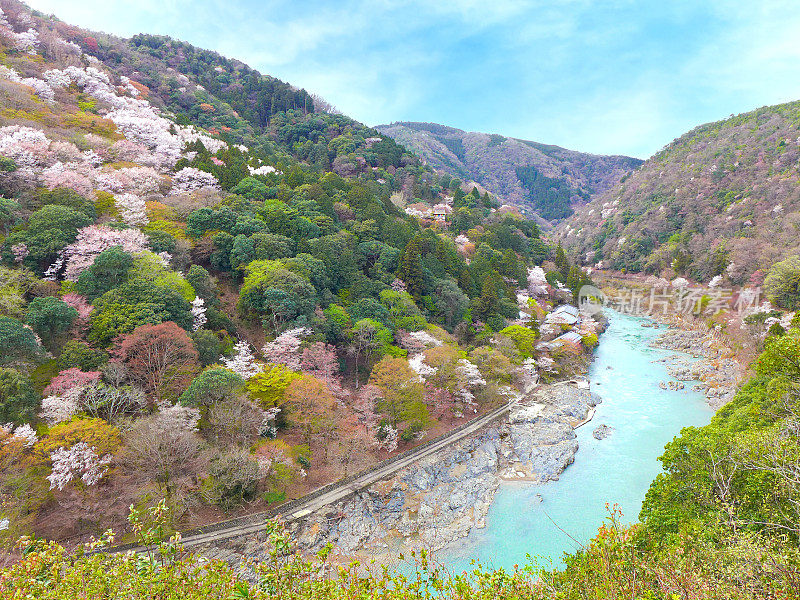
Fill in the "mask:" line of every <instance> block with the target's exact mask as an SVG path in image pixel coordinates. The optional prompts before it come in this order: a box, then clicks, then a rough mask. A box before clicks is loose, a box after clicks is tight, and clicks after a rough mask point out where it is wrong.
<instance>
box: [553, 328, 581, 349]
mask: <svg viewBox="0 0 800 600" xmlns="http://www.w3.org/2000/svg"><path fill="white" fill-rule="evenodd" d="M581 341H582V338H581V336H580V334H579V333H577V332H576V331H568V332H567V333H565V334H564V335H560V336H558V337H557V338H556V339H554V340H553V341H552V342H550V344H552V345H553V346H556V347H558V346H571V347H573V348H578V347H579V346H580V345H581Z"/></svg>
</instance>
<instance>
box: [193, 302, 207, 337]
mask: <svg viewBox="0 0 800 600" xmlns="http://www.w3.org/2000/svg"><path fill="white" fill-rule="evenodd" d="M204 304H205V303H204V302H203V299H202V298H201V297H200V296H195V298H194V300H192V331H197V330H198V329H200V328H201V327H202V326H203V325H205V324H206V321H208V318H207V317H206V307H205V306H204Z"/></svg>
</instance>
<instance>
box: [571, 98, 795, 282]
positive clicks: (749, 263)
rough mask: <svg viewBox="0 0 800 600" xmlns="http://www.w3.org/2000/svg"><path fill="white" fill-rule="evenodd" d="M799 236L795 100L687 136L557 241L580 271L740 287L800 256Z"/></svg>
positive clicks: (574, 220) (595, 203) (585, 212)
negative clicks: (592, 267) (584, 267)
mask: <svg viewBox="0 0 800 600" xmlns="http://www.w3.org/2000/svg"><path fill="white" fill-rule="evenodd" d="M798 231H800V102H789V103H786V104H780V105H777V106H767V107H763V108H759V109H757V110H754V111H751V112H747V113H743V114H740V115H737V116H731V117H730V118H728V119H724V120H721V121H716V122H713V123H706V124H704V125H700V126H698V127H696V128H694V129H692V130H691V131H689V132H688V133H686V134H684V135H682V136H681V137H679V138H677V139H676V140H674V141H673V142H672V143H670V144H668V145H667V146H666V147H665V148H664V149H663V150H661V151H660V152H658V153H657V154H655V155H654V156H653V157H651V158H649V159H648V160H647V161H646V162H645V163H644V164H643V165H642V166H641V167H640V168H639V169H637V170H636V171H635V172H633V173H632V174H631V175H630V177H629V178H627V180H625V181H623V182H621V183H620V184H619V185H618V186H616V187H614V188H613V189H610V190H608V191H607V192H606V193H604V194H602V195H600V196H599V197H597V198H595V199H593V200H592V201H591V202H590V203H589V204H588V205H587V206H584V207H582V208H581V209H580V210H579V211H578V212H577V213H576V214H575V215H574V216H572V217H571V218H569V219H568V220H566V221H564V222H563V223H561V224H560V226H559V228H558V235H559V237H560V240H561V242H562V243H563V244H564V246H565V247H567V248H569V249H571V250H572V251H573V252H574V253H575V254H576V255H577V254H580V256H581V259H582V260H583V261H584V262H585V263H587V264H597V263H598V262H600V263H601V265H602V266H604V267H606V268H612V269H625V270H627V271H641V272H647V273H653V274H662V273H663V274H665V275H668V276H672V275H674V274H679V275H685V276H688V277H691V278H693V279H696V280H700V281H707V280H708V279H710V278H712V277H715V276H718V275H720V276H723V278H724V279H726V280H727V281H728V282H729V283H733V284H737V285H739V284H742V283H745V282H746V281H747V278H748V277H750V276H751V275H753V274H754V273H756V272H759V271H761V272H764V271H766V270H767V269H768V268H769V267H770V266H771V265H772V264H773V263H775V262H776V261H778V260H782V259H783V258H785V257H786V256H787V255H790V254H797V253H800V237H798ZM757 279H758V277H757V278H756V283H757V282H758V281H757Z"/></svg>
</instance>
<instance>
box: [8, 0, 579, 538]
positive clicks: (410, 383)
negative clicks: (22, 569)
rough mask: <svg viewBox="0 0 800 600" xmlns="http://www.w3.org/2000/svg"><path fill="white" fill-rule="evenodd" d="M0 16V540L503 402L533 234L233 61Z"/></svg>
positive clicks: (249, 485)
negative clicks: (433, 207)
mask: <svg viewBox="0 0 800 600" xmlns="http://www.w3.org/2000/svg"><path fill="white" fill-rule="evenodd" d="M0 5H2V9H3V13H2V20H0V34H2V35H0V43H2V48H0V49H1V50H2V57H3V66H1V67H0V119H2V123H0V125H1V126H0V157H1V158H0V161H1V162H2V174H0V191H2V196H3V197H2V198H1V199H0V226H2V235H0V259H1V260H2V265H0V345H2V347H3V348H5V349H7V350H6V351H4V353H3V356H2V359H1V362H2V364H1V365H0V422H2V423H4V424H6V425H4V428H3V433H2V435H3V436H4V439H6V441H7V442H8V443H5V444H4V445H3V446H2V457H1V458H0V463H2V467H1V468H0V469H1V470H2V475H1V476H0V493H2V498H3V504H2V506H3V509H2V510H3V516H4V518H5V519H7V521H8V523H9V524H8V526H7V527H6V528H5V529H3V530H2V533H0V536H2V538H3V539H4V540H6V541H7V542H8V543H9V544H10V543H11V542H13V541H14V540H15V539H16V538H17V537H18V536H19V535H22V534H30V533H35V534H37V535H43V536H47V537H56V538H59V539H64V538H69V537H70V536H79V537H80V536H85V535H89V534H98V533H100V532H101V531H102V530H103V529H104V528H106V527H108V526H115V527H118V526H122V527H123V529H124V528H125V520H124V518H125V515H126V514H127V512H128V508H129V506H130V505H132V504H133V505H136V506H150V505H151V504H152V503H153V502H154V501H155V499H157V498H160V497H167V498H168V500H169V502H168V506H169V510H170V514H169V516H170V523H171V526H173V527H178V526H182V527H185V526H188V525H191V524H197V523H203V522H206V521H207V520H209V519H213V518H219V517H221V516H222V515H224V514H226V513H230V512H236V511H241V510H256V509H263V508H264V507H266V506H269V505H271V504H276V503H280V502H282V501H283V500H285V499H286V498H291V497H295V496H297V495H302V494H303V493H305V492H306V491H308V490H309V489H313V488H314V487H315V486H318V485H321V484H323V483H326V482H329V481H331V480H334V479H336V478H338V477H341V476H343V475H346V474H347V473H348V472H350V473H352V472H353V471H354V470H357V469H361V468H364V467H365V466H368V465H370V464H373V463H375V462H377V461H379V460H381V459H383V458H385V457H386V456H388V455H390V454H391V453H393V452H397V451H400V450H402V449H404V448H407V447H409V446H411V445H414V444H416V443H418V441H419V440H421V439H422V438H423V437H424V436H425V435H426V434H427V433H428V432H441V431H446V430H447V429H449V428H451V427H454V426H456V425H457V424H458V423H460V422H462V421H464V420H465V419H468V418H470V416H474V415H475V414H476V413H480V412H481V411H484V410H488V409H489V408H490V407H493V406H495V405H497V404H498V403H501V402H506V401H508V398H509V395H512V396H513V395H514V394H517V393H518V392H517V391H516V386H518V385H519V384H520V382H521V381H522V380H523V379H524V377H525V371H524V369H523V362H524V361H525V360H526V359H529V358H530V356H531V352H532V343H533V341H534V340H535V339H536V337H537V335H538V333H537V325H538V323H537V320H536V318H533V319H531V320H530V323H529V324H527V325H524V326H523V325H521V324H520V314H521V313H520V302H519V300H518V297H517V293H518V290H520V289H525V288H527V285H528V269H529V268H530V267H532V266H534V265H540V264H542V263H543V262H545V261H546V260H547V259H548V258H549V257H550V254H551V250H550V248H549V247H548V246H547V244H546V243H545V242H544V241H543V240H542V239H541V238H540V234H539V229H538V227H537V226H536V224H535V223H533V222H531V221H528V220H526V219H524V218H522V217H521V216H520V215H519V214H517V213H508V212H504V211H498V210H497V207H498V204H497V202H496V200H494V199H493V198H492V197H491V196H490V195H488V194H485V193H484V194H479V193H477V190H474V189H473V190H470V189H469V188H467V189H466V190H465V189H462V184H461V182H460V181H459V180H457V179H454V178H452V177H450V176H448V175H444V176H441V175H437V174H435V173H433V172H432V171H431V170H430V169H428V168H427V167H424V166H422V164H421V163H420V161H419V160H418V159H417V158H416V157H414V156H413V155H411V154H409V153H408V152H407V151H405V150H404V149H403V148H402V147H400V146H398V145H397V144H396V143H395V142H394V141H392V140H391V139H390V138H387V137H385V136H382V135H380V134H379V133H378V132H376V131H375V130H372V129H369V128H367V127H365V126H363V125H361V124H360V123H357V122H355V121H353V120H352V119H349V118H347V117H344V116H342V115H338V114H331V113H329V112H326V111H325V110H324V108H325V107H324V103H321V102H320V101H314V100H313V99H312V98H311V97H310V96H309V94H308V93H307V92H305V91H302V90H296V89H294V88H292V87H291V86H289V85H288V84H285V83H283V82H280V81H278V80H275V79H272V78H270V77H266V76H262V75H260V74H259V73H257V72H256V71H253V70H252V69H250V68H248V67H247V66H246V65H243V64H241V63H239V62H237V61H232V60H229V59H226V58H223V57H221V56H219V55H218V54H216V53H213V52H208V51H204V50H199V49H197V48H194V47H192V46H190V45H188V44H184V43H181V42H176V41H174V40H171V39H169V38H165V37H156V36H147V35H139V36H135V37H134V38H132V39H130V40H123V39H118V38H114V37H111V36H106V35H102V34H90V33H89V32H85V31H82V30H79V29H77V28H74V27H71V26H68V25H66V24H64V23H61V22H59V21H56V20H53V19H49V18H43V17H40V16H35V15H33V16H32V15H31V14H30V13H29V12H28V11H27V9H25V8H24V7H23V6H22V5H21V4H19V3H16V2H12V1H4V2H2V3H0ZM414 202H428V203H430V204H433V203H436V202H439V203H449V204H450V205H451V206H452V208H453V214H452V215H451V218H450V220H449V222H446V223H444V224H441V223H436V222H434V221H432V220H430V219H423V218H417V217H414V216H411V215H409V214H407V213H406V212H405V211H404V210H402V208H400V207H401V206H404V205H406V204H408V203H414ZM562 255H563V253H562ZM551 268H553V269H556V271H557V272H555V273H554V274H553V277H556V278H559V279H561V280H565V281H566V280H567V278H568V277H569V276H572V277H573V280H575V272H573V273H572V275H570V265H569V264H568V263H564V262H561V263H560V266H559V267H556V266H555V265H552V267H551ZM576 281H577V280H576ZM523 308H525V309H526V310H529V311H530V307H529V305H527V304H524V305H523ZM533 312H535V311H533ZM12 441H14V442H13V443H12ZM17 442H19V443H17ZM355 447H358V448H360V449H361V451H360V452H357V453H354V452H353V451H352V449H353V448H355ZM89 506H92V507H94V508H93V509H92V510H91V511H89V512H87V507H89ZM129 533H130V532H129Z"/></svg>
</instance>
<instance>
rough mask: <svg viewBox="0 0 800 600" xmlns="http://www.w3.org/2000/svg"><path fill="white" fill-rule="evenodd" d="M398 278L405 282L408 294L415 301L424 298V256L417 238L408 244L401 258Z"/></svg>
mask: <svg viewBox="0 0 800 600" xmlns="http://www.w3.org/2000/svg"><path fill="white" fill-rule="evenodd" d="M397 276H398V277H399V278H400V279H402V280H403V281H404V282H405V284H406V288H407V289H408V293H409V294H411V295H412V296H413V297H414V299H415V300H419V298H421V297H422V292H423V288H424V285H425V279H424V275H423V272H422V256H421V254H420V251H419V243H418V239H417V238H416V237H415V238H414V239H412V240H411V241H410V242H408V244H406V247H405V249H404V250H403V254H402V256H401V257H400V270H399V271H398V273H397Z"/></svg>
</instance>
